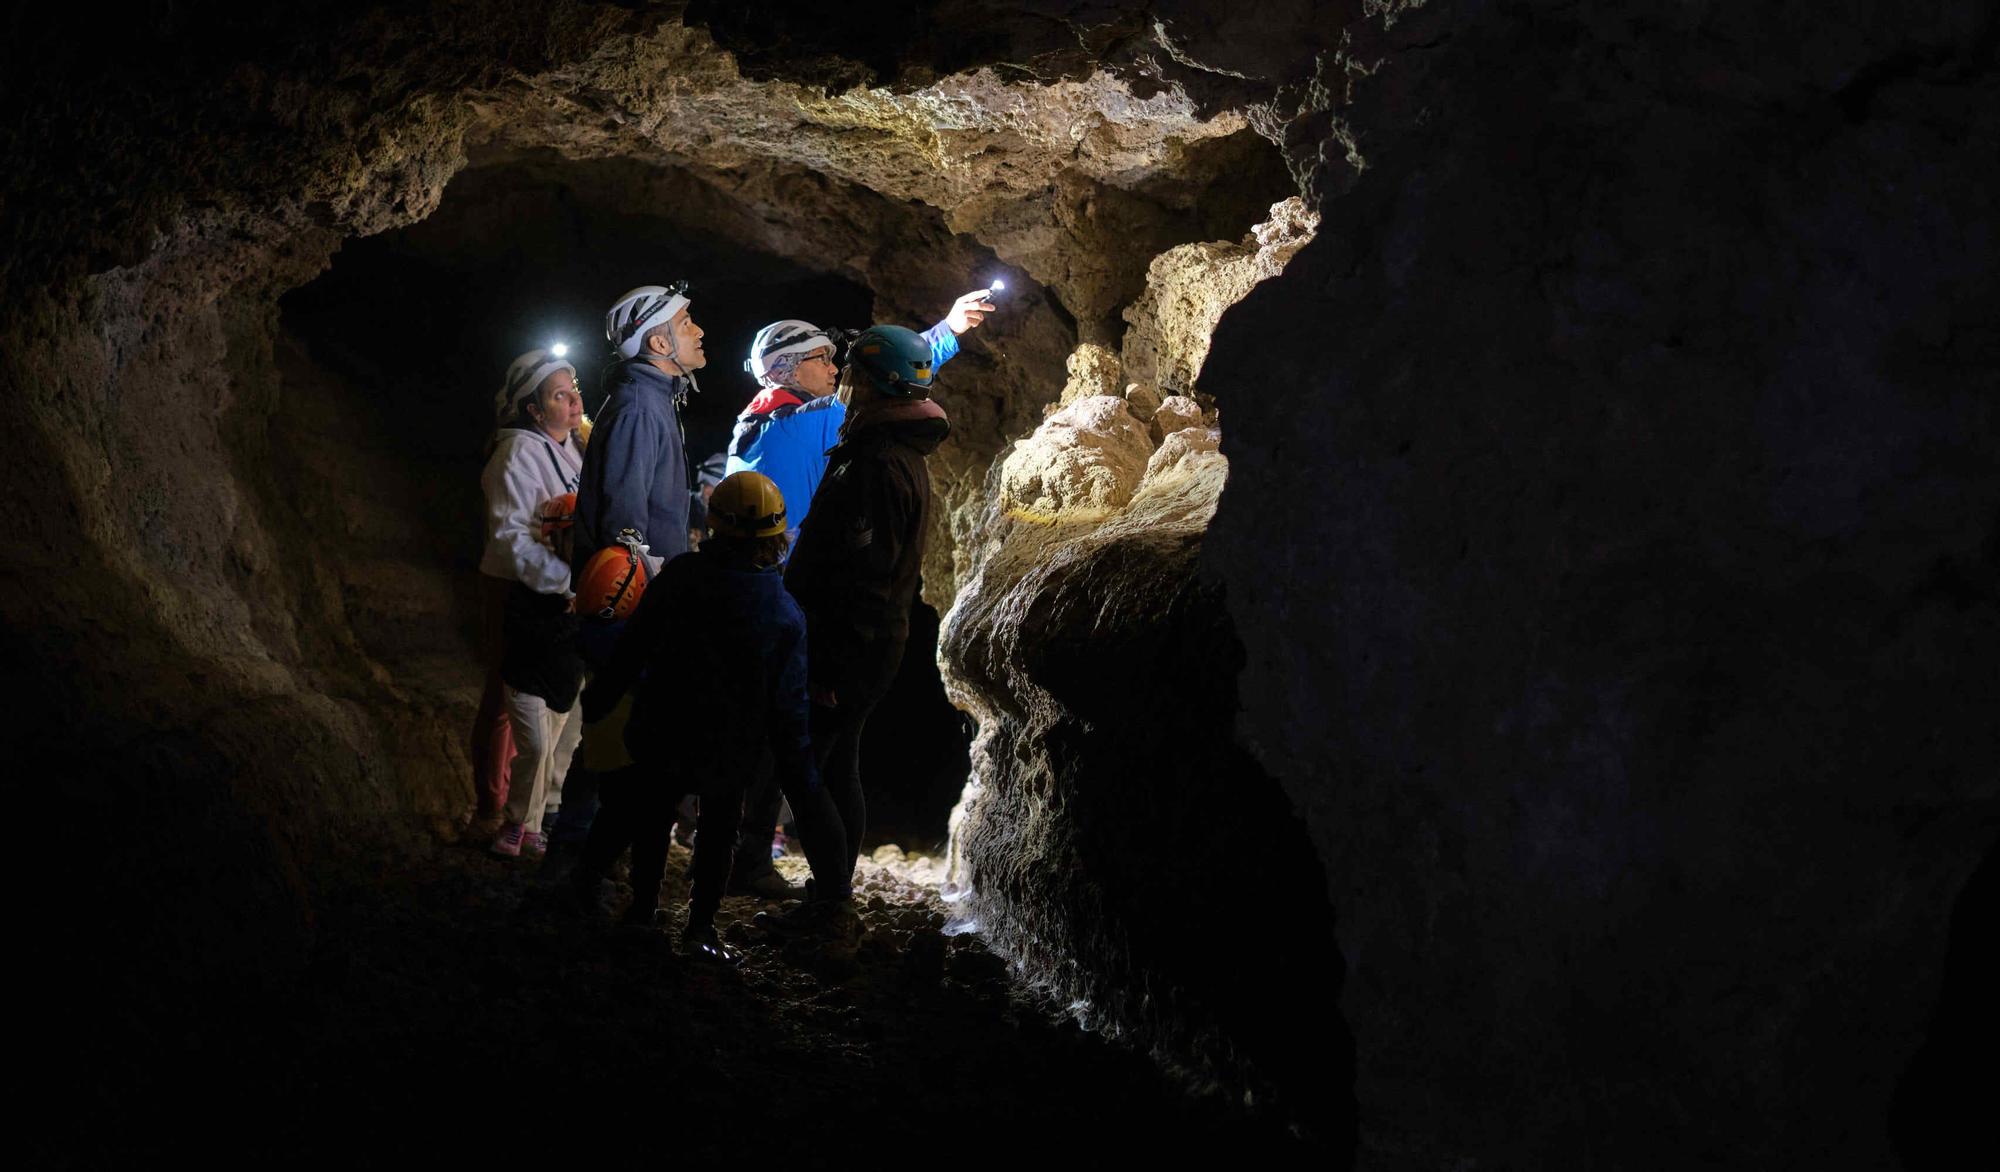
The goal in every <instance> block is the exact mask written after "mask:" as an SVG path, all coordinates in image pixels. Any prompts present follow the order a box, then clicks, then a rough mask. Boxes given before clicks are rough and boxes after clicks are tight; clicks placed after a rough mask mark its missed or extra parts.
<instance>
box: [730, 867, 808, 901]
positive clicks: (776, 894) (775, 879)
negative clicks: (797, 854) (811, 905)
mask: <svg viewBox="0 0 2000 1172" xmlns="http://www.w3.org/2000/svg"><path fill="white" fill-rule="evenodd" d="M729 894H731V895H752V896H755V897H757V898H758V899H798V898H800V897H801V896H803V895H805V889H804V888H802V887H799V886H798V885H796V884H794V883H793V882H792V881H791V880H789V879H787V878H785V877H784V876H783V875H780V874H778V872H777V871H775V870H771V871H764V872H762V873H761V874H757V875H753V876H751V877H750V878H748V879H739V880H736V881H734V882H732V883H730V885H729Z"/></svg>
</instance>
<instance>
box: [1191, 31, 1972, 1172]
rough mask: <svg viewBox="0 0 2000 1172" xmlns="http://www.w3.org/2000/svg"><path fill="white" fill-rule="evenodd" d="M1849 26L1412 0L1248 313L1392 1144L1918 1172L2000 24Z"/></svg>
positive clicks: (1273, 694) (1967, 671)
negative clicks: (1890, 1115)
mask: <svg viewBox="0 0 2000 1172" xmlns="http://www.w3.org/2000/svg"><path fill="white" fill-rule="evenodd" d="M1790 15H1794V16H1798V17H1800V18H1801V19H1804V17H1805V14H1804V10H1803V9H1798V10H1791V12H1790ZM1850 15H1852V14H1850ZM1865 16H1866V19H1862V20H1859V21H1852V22H1850V21H1841V22H1834V23H1829V22H1826V21H1822V20H1809V21H1807V22H1806V23H1805V24H1800V25H1792V24H1790V23H1782V24H1781V22H1780V18H1779V17H1778V16H1776V15H1774V14H1772V13H1770V12H1766V11H1763V10H1760V11H1759V12H1758V13H1757V14H1752V13H1751V12H1750V11H1749V10H1739V11H1736V12H1733V13H1732V14H1730V15H1729V16H1728V17H1726V18H1719V19H1717V20H1715V21H1712V22H1711V21H1710V20H1709V19H1708V18H1707V17H1706V16H1702V17H1697V16H1695V15H1693V14H1692V12H1691V11H1690V12H1689V13H1688V14H1685V15H1683V16H1679V17H1676V18H1674V19H1672V20H1663V21H1657V22H1656V21H1654V20H1650V19H1645V18H1641V17H1638V16H1637V15H1636V14H1634V15H1626V14H1623V13H1613V12H1607V11H1603V10H1601V9H1597V8H1591V9H1587V10H1586V9H1556V8H1553V7H1548V6H1535V5H1433V6H1429V7H1426V8H1424V9H1422V10H1421V11H1418V12H1412V13H1405V14H1403V15H1402V17H1401V18H1400V19H1399V20H1398V21H1397V22H1396V23H1395V24H1394V26H1393V27H1392V28H1391V29H1389V30H1388V31H1387V32H1382V33H1379V34H1370V35H1368V36H1367V37H1366V38H1365V39H1363V40H1362V41H1361V42H1360V43H1359V44H1358V45H1357V46H1356V48H1355V50H1354V54H1353V55H1354V56H1355V57H1356V58H1357V59H1366V60H1370V61H1375V62H1379V68H1376V69H1375V71H1374V74H1373V76H1372V77H1369V78H1368V79H1366V80H1365V81H1361V82H1358V83H1357V84H1356V85H1355V87H1354V90H1353V100H1352V104H1351V105H1350V106H1347V107H1345V108H1341V109H1338V110H1337V114H1338V117H1339V118H1340V119H1341V120H1342V121H1343V122H1344V124H1345V133H1346V135H1347V136H1348V137H1349V138H1350V139H1351V140H1352V141H1354V142H1355V143H1357V144H1358V149H1359V152H1360V154H1361V155H1362V156H1364V157H1365V159H1366V164H1367V165H1366V167H1365V169H1362V170H1360V171H1359V172H1358V173H1351V172H1350V173H1347V174H1345V175H1339V174H1334V173H1331V172H1330V173H1329V175H1330V178H1329V179H1328V187H1329V190H1331V189H1333V188H1335V187H1337V188H1339V189H1340V194H1339V195H1338V196H1337V198H1336V197H1335V196H1333V195H1331V194H1330V195H1329V196H1328V198H1327V199H1326V201H1325V202H1324V203H1323V204H1322V206H1321V210H1322V214H1323V216H1324V217H1325V218H1324V221H1323V223H1322V227H1321V230H1320V233H1319V235H1318V238H1317V239H1316V240H1315V241H1314V242H1313V243H1312V244H1311V245H1309V246H1307V248H1306V249H1305V250H1304V251H1302V252H1301V253H1300V254H1299V256H1298V257H1297V258H1296V259H1295V260H1294V261H1293V263H1292V264H1291V265H1290V266H1289V267H1288V268H1287V270H1286V271H1285V273H1284V274H1283V275H1282V277H1280V278H1278V279H1276V280H1273V281H1271V282H1269V283H1267V284H1265V285H1263V286H1261V287H1259V288H1258V289H1257V290H1256V291H1254V292H1253V293H1251V295H1250V296H1249V297H1248V298H1247V299H1246V300H1245V301H1244V302H1243V303H1241V304H1240V305H1239V306H1238V307H1237V308H1236V309H1235V310H1234V311H1233V312H1232V313H1231V314H1230V315H1229V316H1228V317H1226V318H1225V319H1224V321H1223V323H1222V326H1221V328H1220V329H1219V330H1218V332H1217V335H1216V337H1215V341H1214V347H1213V350H1212V351H1211V353H1210V361H1209V366H1208V369H1207V372H1206V374H1205V383H1207V384H1208V385H1210V386H1216V387H1221V386H1226V385H1228V383H1227V382H1226V381H1225V380H1227V379H1228V378H1229V376H1230V375H1231V373H1232V372H1233V373H1235V374H1236V375H1237V376H1238V377H1243V378H1247V377H1248V376H1249V375H1250V374H1251V373H1252V372H1255V374H1256V376H1257V377H1258V378H1259V379H1260V380H1261V381H1262V383H1264V384H1265V385H1274V386H1278V387H1282V388H1285V393H1284V394H1271V395H1264V394H1227V393H1222V394H1221V407H1222V411H1223V413H1224V415H1225V417H1226V418H1227V420H1228V424H1229V426H1228V427H1227V429H1226V432H1225V437H1224V441H1223V450H1224V451H1225V453H1227V454H1228V456H1229V458H1230V460H1231V463H1232V466H1233V467H1234V468H1235V469H1236V475H1235V477H1234V478H1233V479H1232V480H1231V482H1230V485H1229V488H1228V490H1227V492H1226V493H1225V494H1224V497H1223V500H1222V504H1221V509H1220V512H1219V514H1218V516H1217V519H1216V522H1215V525H1214V527H1213V529H1212V530H1211V532H1210V534H1209V538H1208V541H1207V544H1206V547H1205V550H1204V557H1205V559H1206V564H1207V565H1208V566H1209V567H1210V570H1211V572H1213V573H1215V574H1217V575H1219V576H1220V577H1221V578H1222V579H1223V580H1224V581H1225V582H1226V583H1227V584H1228V592H1229V593H1228V598H1229V606H1230V609H1231V612H1232V614H1233V615H1234V616H1235V617H1236V620H1237V624H1238V629H1239V630H1240V632H1241V634H1242V638H1243V641H1244V645H1245V648H1246V652H1247V656H1248V663H1249V666H1248V668H1247V670H1246V671H1245V673H1244V676H1243V693H1242V695H1243V705H1244V712H1243V717H1242V720H1241V725H1240V727H1241V729H1242V731H1243V732H1244V733H1245V735H1246V736H1247V737H1248V738H1249V740H1250V742H1251V743H1252V744H1253V745H1254V746H1255V748H1256V752H1257V756H1258V759H1259V760H1260V761H1262V762H1263V764H1264V765H1265V766H1266V767H1267V768H1269V769H1270V770H1271V771H1272V772H1273V773H1275V774H1276V775H1277V776H1278V777H1280V778H1281V779H1282V780H1283V781H1284V782H1285V784H1286V785H1287V787H1288V788H1289V790H1290V792H1291V793H1292V794H1293V795H1294V797H1295V798H1296V799H1297V801H1298V803H1299V806H1300V808H1301V810H1302V811H1303V812H1304V814H1305V816H1306V819H1307V821H1308V824H1309V825H1310V826H1311V827H1312V829H1313V836H1314V840H1315V843H1316V844H1317V846H1318V848H1319V852H1320V856H1321V858H1322V859H1324V860H1325V862H1326V864H1327V867H1328V872H1329V882H1330V887H1329V890H1330V891H1331V893H1332V894H1333V898H1334V903H1335V908H1336V911H1337V913H1338V916H1339V921H1340V925H1341V943H1342V947H1343V950H1344V951H1345V953H1346V955H1347V957H1348V959H1349V961H1350V964H1351V965H1352V971H1351V973H1350V980H1349V981H1348V984H1347V992H1346V995H1345V998H1344V1000H1343V1005H1344V1007H1345V1009H1346V1011H1347V1015H1348V1018H1349V1020H1350V1022H1351V1023H1352V1025H1353V1027H1354V1031H1355V1035H1356V1040H1357V1045H1358V1051H1359V1055H1360V1057H1359V1063H1358V1071H1359V1076H1358V1077H1359V1082H1358V1096H1359V1100H1360V1104H1361V1115H1362V1119H1363V1127H1364V1130H1365V1135H1364V1150H1366V1151H1370V1152H1372V1153H1375V1154H1376V1155H1377V1157H1378V1158H1379V1159H1380V1160H1381V1161H1382V1162H1383V1163H1384V1164H1386V1165H1389V1166H1411V1167H1438V1166H1463V1165H1465V1164H1468V1163H1470V1162H1473V1161H1476V1162H1478V1163H1479V1164H1480V1166H1486V1165H1487V1164H1489V1163H1490V1164H1492V1165H1494V1166H1554V1165H1567V1166H1578V1167H1582V1166H1662V1165H1666V1166H1678V1165H1684V1164H1690V1163H1694V1162H1700V1161H1714V1162H1720V1163H1727V1164H1740V1165H1743V1166H1766V1167H1778V1166H1842V1167H1862V1166H1866V1167H1880V1166H1885V1165H1886V1164H1888V1163H1889V1161H1890V1156H1889V1152H1888V1151H1887V1143H1886V1135H1885V1126H1884V1124H1885V1119H1886V1115H1887V1109H1888V1103H1889V1099H1890V1096H1891V1092H1892V1089H1893V1088H1894V1087H1895V1085H1896V1082H1897V1079H1898V1077H1899V1076H1900V1074H1901V1072H1902V1071H1903V1069H1904V1067H1905V1064H1906V1063H1907V1062H1908V1061H1909V1059H1910V1057H1911V1054H1912V1052H1913V1051H1914V1050H1915V1048H1916V1046H1917V1042H1918V1040H1919V1039H1920V1038H1921V1037H1922V1035H1923V1029H1924V1025H1925V1015H1926V1012H1927V1007H1928V1005H1929V1004H1930V1000H1931V998H1932V997H1933V995H1934V994H1935V991H1936V989H1937V987H1938V973H1939V964H1940V958H1941V956H1942V953H1943V949H1944V940H1945V917H1946V914H1947V912H1948V911H1949V909H1950V907H1951V905H1952V900H1953V897H1954V896H1955V894H1956V893H1957V892H1958V891H1959V889H1960V887H1961V886H1962V885H1963V884H1964V883H1965V881H1966V878H1967V876H1968V875H1969V874H1970V873H1971V871H1972V870H1973V868H1974V866H1975V865H1976V864H1977V863H1978V861H1979V859H1980V858H1981V857H1982V855H1984V854H1985V853H1986V851H1987V850H1988V848H1989V846H1990V845H1991V844H1992V842H1993V841H1994V837H1995V832H1996V823H1995V820H1994V809H1995V804H1994V803H1995V799H1996V797H2000V742H1996V739H1995V726H1994V722H1993V713H1994V712H1995V711H1996V701H2000V677H1996V675H1995V672H1994V667H1993V665H1994V663H1995V662H1996V655H2000V608H1996V597H1995V581H1996V573H2000V561H1996V555H1997V554H2000V545H1996V541H1997V540H2000V538H1996V528H1995V527H1996V521H2000V474H1996V466H1995V463H1994V460H1993V454H1994V452H1995V451H1996V440H2000V436H1996V434H1995V429H1994V412H1993V405H1994V401H1995V399H1994V390H1995V381H1994V380H1995V376H1994V373H1993V372H1994V370H1995V369H1996V365H2000V336H1996V334H1995V331H1994V329H1993V325H1992V320H1991V316H1992V315H1991V313H1990V311H1989V309H1987V308H1982V307H1990V306H1991V305H1992V304H1995V303H1996V295H2000V289H1996V287H1995V273H1996V271H2000V269H1996V264H1995V262H1996V259H2000V257H1996V254H1995V249H1996V242H1995V240H1994V237H1993V234H1992V231H1991V220H1992V208H1991V194H1990V193H1991V192H1992V191H1993V190H1994V189H1995V184H1996V181H2000V173H1997V172H2000V167H1996V159H2000V156H1996V155H1995V154H1994V153H1993V152H1990V151H1984V150H1973V149H1967V144H1970V143H1973V142H1980V141H1984V140H1986V139H1987V138H1989V137H1990V136H1991V135H1992V134H1993V132H1994V130H1995V129H1996V117H2000V104H1996V101H1995V97H1996V93H1995V75H1994V72H1993V57H1992V47H1993V25H1992V17H1991V14H1990V12H1984V11H1979V10H1976V9H1975V7H1974V6H1956V7H1950V8H1947V9H1943V10H1927V12H1926V14H1925V15H1924V16H1923V17H1921V18H1918V19H1916V20H1914V21H1911V22H1906V21H1905V20H1904V18H1903V15H1901V14H1900V10H1893V11H1892V10H1891V9H1890V8H1888V7H1886V6H1883V7H1879V8H1877V7H1870V8H1868V9H1866V10H1865ZM1683 21H1685V22H1686V23H1682V22H1683ZM1781 28H1782V29H1784V30H1786V31H1782V32H1781V31H1780V29H1781ZM1670 45H1680V46H1684V48H1681V49H1673V48H1669V47H1668V46H1670ZM1335 170H1336V171H1337V168H1336V169H1335ZM1305 337H1311V338H1313V339H1316V340H1317V344H1316V345H1311V346H1305V345H1301V344H1300V343H1301V340H1302V338H1305ZM1987 995H1988V996H1989V997H1990V991H1989V993H1988V994H1987Z"/></svg>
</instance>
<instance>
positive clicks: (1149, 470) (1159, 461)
mask: <svg viewBox="0 0 2000 1172" xmlns="http://www.w3.org/2000/svg"><path fill="white" fill-rule="evenodd" d="M1221 451H1222V432H1221V430H1220V429H1218V428H1213V427H1187V428H1182V429H1181V430H1179V431H1176V432H1172V433H1170V434H1169V435H1168V436H1167V438H1166V439H1165V440H1163V441H1162V442H1161V444H1160V446H1159V447H1158V448H1157V449H1156V450H1155V451H1154V452H1153V455H1152V458H1151V459H1149V460H1147V461H1146V476H1145V479H1146V480H1148V481H1150V480H1152V479H1153V478H1154V477H1156V476H1160V475H1163V474H1165V473H1168V472H1174V471H1185V470H1188V469H1191V468H1192V467H1194V466H1195V465H1196V464H1198V463H1200V462H1201V461H1200V460H1199V457H1201V456H1202V455H1204V454H1208V453H1214V454H1216V455H1217V456H1220V454H1221Z"/></svg>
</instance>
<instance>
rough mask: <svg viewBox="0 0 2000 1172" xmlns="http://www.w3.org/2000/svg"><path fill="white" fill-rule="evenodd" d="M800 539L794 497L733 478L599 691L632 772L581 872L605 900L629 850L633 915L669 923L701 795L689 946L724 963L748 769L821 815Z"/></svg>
mask: <svg viewBox="0 0 2000 1172" xmlns="http://www.w3.org/2000/svg"><path fill="white" fill-rule="evenodd" d="M785 530H786V512H785V501H784V497H783V495H782V494H781V493H779V491H778V488H777V486H776V485H774V484H772V483H771V481H770V479H769V478H768V477H765V476H763V475H761V474H759V473H756V472H738V473H736V474H735V475H733V476H729V477H727V478H725V479H724V480H723V481H722V483H721V484H719V485H717V486H716V489H715V492H714V494H713V495H712V496H711V497H710V498H709V503H708V536H707V537H706V538H705V539H704V540H703V541H702V543H701V547H700V549H699V550H696V551H694V552H691V553H685V554H682V555H680V556H679V557H676V558H675V559H673V560H672V561H670V562H668V563H667V564H666V566H665V567H664V568H663V569H662V570H661V571H660V573H659V575H658V576H657V578H656V579H655V580H654V581H652V582H651V583H650V584H648V586H647V587H646V590H645V593H644V595H643V596H642V597H641V598H640V600H639V604H638V608H637V609H636V610H635V611H634V612H633V614H632V618H631V621H630V623H629V624H628V625H627V626H626V628H625V632H624V634H623V635H622V636H621V637H620V638H619V640H618V644H617V647H616V649H615V650H614V651H613V653H612V656H611V659H610V661H609V663H607V664H606V665H605V666H604V667H603V669H602V670H600V671H599V672H598V673H597V674H596V676H595V677H594V678H593V679H592V680H591V682H590V686H589V687H588V688H586V689H585V690H584V694H583V712H584V719H585V720H586V721H587V722H588V723H589V725H590V728H591V730H592V731H591V733H590V734H589V735H590V736H591V737H592V743H593V744H596V743H598V742H597V739H596V738H597V737H598V732H599V730H600V729H604V728H607V727H617V726H622V730H623V731H622V738H621V739H622V742H623V747H624V748H625V750H626V751H627V753H628V754H629V757H630V759H631V761H632V764H630V765H626V766H624V767H623V768H619V769H617V770H615V771H612V772H607V773H605V774H604V775H603V776H601V777H600V778H599V797H600V799H601V801H602V803H603V805H602V808H601V809H600V810H599V812H598V815H597V818H596V820H595V821H594V822H593V823H592V825H591V828H590V837H589V840H588V841H587V842H586V844H585V846H584V852H583V858H582V861H581V863H580V864H579V866H578V868H577V870H576V871H575V872H574V879H575V881H576V883H577V885H578V890H577V894H578V896H579V897H580V899H581V900H582V901H583V902H584V904H585V905H586V906H594V905H595V903H596V900H597V899H598V896H599V892H600V888H601V886H602V883H603V881H604V879H605V878H606V877H607V876H608V875H609V874H610V870H611V865H612V863H613V862H614V861H615V860H616V859H617V857H618V855H619V854H620V852H622V851H623V850H624V849H625V848H626V847H627V846H628V845H629V846H630V847H631V848H632V869H631V877H632V903H631V905H630V906H629V907H628V908H627V909H626V912H625V916H624V918H625V921H626V922H627V923H628V924H632V925H635V926H639V927H650V926H652V925H654V924H655V923H656V922H657V920H658V915H657V913H658V910H659V896H660V882H661V880H662V879H663V878H664V876H665V874H666V865H667V841H668V834H669V831H670V829H671V826H672V823H673V818H674V807H675V806H676V804H677V803H678V802H679V801H680V799H681V797H682V796H683V795H684V794H685V793H688V792H694V793H699V794H700V795H701V814H700V820H699V832H698V833H697V834H696V836H695V850H694V883H693V889H692V891H691V893H690V899H689V906H688V919H687V924H686V928H685V930H684V931H683V933H682V942H683V945H684V947H685V948H686V949H687V950H688V951H690V952H691V953H695V954H698V955H700V956H703V957H707V958H709V959H715V960H725V961H727V960H733V959H734V957H733V955H732V954H731V953H730V952H729V950H728V949H726V948H724V947H723V945H722V944H721V942H720V941H719V940H717V938H716V934H715V912H716V909H717V907H719V906H720V905H721V902H722V895H723V889H724V886H725V884H726V883H727V881H728V878H729V872H730V865H731V861H732V855H733V854H734V852H735V848H736V834H735V832H736V826H737V822H738V820H739V819H740V817H741V816H742V812H743V786H744V778H745V776H746V774H747V772H748V768H747V766H748V765H749V764H750V763H754V762H759V761H761V760H764V759H765V758H766V757H767V756H768V757H769V759H770V760H771V761H772V762H773V764H774V766H775V769H776V772H777V776H778V778H779V779H780V782H781V784H782V785H783V787H784V789H785V791H786V792H787V793H793V794H796V795H799V798H800V801H799V802H797V803H795V805H804V806H806V807H807V808H808V810H812V811H814V812H815V813H817V807H816V806H815V805H814V800H815V797H816V795H818V793H819V783H818V774H817V771H816V769H815V766H814V763H813V758H812V751H811V750H812V744H811V736H810V732H809V728H808V717H807V711H808V708H807V700H806V626H805V618H804V616H803V615H801V614H800V612H799V608H798V605H797V604H796V603H794V602H793V601H792V597H791V595H790V594H789V593H787V592H786V590H785V583H784V579H783V577H781V576H780V574H779V569H778V567H779V565H780V563H781V562H782V561H783V560H784V556H785V552H786V550H787V548H788V547H789V545H790V539H789V538H788V537H787V536H786V532H785ZM593 751H594V750H593ZM800 815H801V817H802V818H808V817H811V815H809V814H808V813H807V811H806V810H801V811H800ZM818 825H819V824H818V822H816V821H815V822H814V823H813V829H817V828H818ZM804 838H805V848H806V857H807V860H808V861H809V862H812V863H813V864H814V866H815V867H824V868H827V869H828V873H829V874H830V875H831V874H834V873H836V872H838V871H839V870H840V869H841V868H844V867H845V866H846V864H847V848H846V843H845V840H844V839H842V838H841V837H840V836H839V835H838V834H837V833H836V834H831V835H830V834H825V833H818V834H815V833H812V832H811V830H808V832H807V833H806V834H805V836H804ZM766 843H768V840H766ZM757 849H768V847H767V846H766V845H765V844H757Z"/></svg>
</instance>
